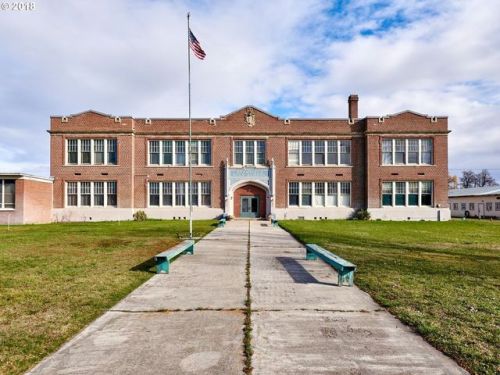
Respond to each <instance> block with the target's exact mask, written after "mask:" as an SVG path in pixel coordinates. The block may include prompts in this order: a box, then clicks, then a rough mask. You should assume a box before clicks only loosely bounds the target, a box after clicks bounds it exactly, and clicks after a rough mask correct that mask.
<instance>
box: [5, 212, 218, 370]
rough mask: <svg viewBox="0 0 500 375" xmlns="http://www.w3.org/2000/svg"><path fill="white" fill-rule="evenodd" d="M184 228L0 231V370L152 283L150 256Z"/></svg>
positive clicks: (172, 224)
mask: <svg viewBox="0 0 500 375" xmlns="http://www.w3.org/2000/svg"><path fill="white" fill-rule="evenodd" d="M213 224H214V222H213V221H208V220H207V221H195V222H194V232H195V233H196V234H198V233H200V234H205V233H208V232H209V231H210V230H212V229H213V226H212V225H213ZM187 231H188V223H187V221H144V222H121V223H117V222H106V223H64V224H46V225H25V226H14V227H11V228H10V230H7V227H4V226H0V373H1V374H20V373H23V372H24V371H26V370H27V369H29V368H30V367H32V366H33V365H35V364H36V363H37V362H39V361H40V360H41V359H42V358H43V357H45V356H46V355H47V354H49V353H51V352H53V351H55V350H56V349H57V348H58V347H59V346H60V345H61V344H63V343H64V342H65V341H66V340H68V339H69V338H70V337H72V336H73V335H75V334H76V333H77V332H78V331H80V330H81V329H82V328H83V327H84V326H86V325H87V324H88V323H90V322H91V321H92V320H94V319H95V318H97V317H98V316H99V315H101V314H102V313H103V312H104V311H106V310H107V309H108V308H110V307H111V306H113V305H114V304H115V303H117V302H118V301H119V300H120V299H122V298H123V297H124V296H126V295H127V294H128V293H130V292H131V291H132V290H134V289H135V288H136V287H138V286H139V285H140V284H142V283H143V282H144V281H146V280H147V279H149V278H150V277H151V276H152V275H153V272H152V270H154V268H152V267H153V266H154V262H153V259H152V256H153V255H155V254H157V253H158V252H160V251H161V250H164V249H166V248H168V247H170V246H172V245H174V244H175V243H177V242H179V239H178V238H177V233H186V232H187ZM174 267H175V266H174Z"/></svg>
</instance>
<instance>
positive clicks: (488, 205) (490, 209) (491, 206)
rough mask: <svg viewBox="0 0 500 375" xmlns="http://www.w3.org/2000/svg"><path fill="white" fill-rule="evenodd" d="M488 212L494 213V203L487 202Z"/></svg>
mask: <svg viewBox="0 0 500 375" xmlns="http://www.w3.org/2000/svg"><path fill="white" fill-rule="evenodd" d="M486 211H493V203H491V202H486Z"/></svg>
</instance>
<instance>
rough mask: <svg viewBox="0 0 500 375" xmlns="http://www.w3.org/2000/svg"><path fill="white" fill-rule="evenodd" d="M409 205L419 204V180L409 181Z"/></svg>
mask: <svg viewBox="0 0 500 375" xmlns="http://www.w3.org/2000/svg"><path fill="white" fill-rule="evenodd" d="M408 206H418V182H416V181H413V182H408Z"/></svg>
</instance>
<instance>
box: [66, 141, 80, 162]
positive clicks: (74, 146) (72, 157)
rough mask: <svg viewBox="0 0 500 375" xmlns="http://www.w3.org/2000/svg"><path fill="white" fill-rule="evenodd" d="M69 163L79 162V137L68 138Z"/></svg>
mask: <svg viewBox="0 0 500 375" xmlns="http://www.w3.org/2000/svg"><path fill="white" fill-rule="evenodd" d="M68 164H78V139H68Z"/></svg>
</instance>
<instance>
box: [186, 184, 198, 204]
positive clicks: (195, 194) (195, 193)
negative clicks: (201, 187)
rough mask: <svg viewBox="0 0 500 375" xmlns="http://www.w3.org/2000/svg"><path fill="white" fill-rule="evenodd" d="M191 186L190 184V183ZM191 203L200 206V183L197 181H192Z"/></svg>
mask: <svg viewBox="0 0 500 375" xmlns="http://www.w3.org/2000/svg"><path fill="white" fill-rule="evenodd" d="M188 186H189V184H188ZM191 200H192V201H191V202H192V203H191V202H189V203H191V204H192V205H193V206H198V183H197V182H192V183H191Z"/></svg>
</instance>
